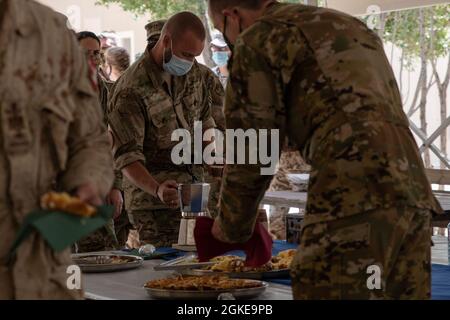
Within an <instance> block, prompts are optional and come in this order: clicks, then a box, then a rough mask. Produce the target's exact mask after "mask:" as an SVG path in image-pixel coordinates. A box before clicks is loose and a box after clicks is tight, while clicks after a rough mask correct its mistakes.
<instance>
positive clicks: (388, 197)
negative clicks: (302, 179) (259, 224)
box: [219, 3, 442, 299]
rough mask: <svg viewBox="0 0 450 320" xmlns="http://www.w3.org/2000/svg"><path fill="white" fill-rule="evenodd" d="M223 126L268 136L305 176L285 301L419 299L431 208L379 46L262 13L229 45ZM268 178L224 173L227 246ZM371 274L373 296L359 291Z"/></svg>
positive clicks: (276, 9)
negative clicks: (294, 150) (286, 147)
mask: <svg viewBox="0 0 450 320" xmlns="http://www.w3.org/2000/svg"><path fill="white" fill-rule="evenodd" d="M225 115H226V121H227V128H243V129H244V130H245V129H248V128H255V129H260V128H264V129H272V128H279V129H280V130H281V131H280V132H281V133H280V136H281V139H284V137H285V136H286V135H287V136H288V137H289V139H290V141H291V142H292V143H293V144H294V145H297V146H299V149H300V152H301V155H302V157H303V159H305V161H307V163H309V164H310V165H311V166H312V169H311V174H310V183H309V189H308V202H307V206H306V215H305V221H304V227H303V233H302V237H301V243H300V247H299V250H298V252H297V255H296V257H295V259H294V262H293V264H292V266H291V270H292V277H293V293H294V297H295V298H297V299H310V298H330V297H333V298H343V299H345V298H362V299H364V298H368V297H374V298H376V297H378V298H429V295H430V254H429V253H430V235H431V234H430V218H431V215H432V213H434V214H439V213H441V212H442V209H441V207H440V205H439V204H438V202H437V200H436V199H435V197H434V196H433V193H432V191H431V187H430V184H429V182H428V180H427V178H426V176H425V172H424V167H423V163H422V160H421V158H420V155H419V152H418V149H417V146H416V143H415V141H414V138H413V136H412V134H411V132H410V130H409V125H408V119H407V117H406V115H405V113H404V112H403V110H402V102H401V98H400V93H399V90H398V87H397V84H396V81H395V77H394V74H393V72H392V69H391V67H390V65H389V62H388V60H387V58H386V56H385V53H384V50H383V45H382V42H381V40H380V39H379V38H378V36H377V35H376V34H375V33H374V32H372V31H371V30H370V29H368V28H367V26H366V25H365V24H364V23H363V22H361V21H360V20H358V19H357V18H354V17H351V16H348V15H345V14H343V13H339V12H336V11H333V10H328V9H324V8H317V7H312V6H303V5H297V4H292V5H290V4H279V3H275V4H273V5H270V6H269V7H268V8H267V9H266V12H265V13H264V15H263V16H262V17H261V18H260V19H259V20H258V21H257V22H256V23H255V24H254V25H253V26H251V27H250V28H248V29H247V30H245V31H244V32H243V33H242V34H241V35H240V37H239V38H238V40H237V42H236V45H235V49H234V53H233V62H232V66H231V81H230V83H229V84H228V87H227V98H226V105H225ZM281 141H283V140H281ZM247 147H248V148H251V149H253V148H254V146H252V147H249V146H247ZM250 151H252V150H250ZM271 178H272V177H270V176H263V175H261V174H260V165H246V166H243V165H228V166H227V167H226V168H225V177H224V180H223V184H224V186H223V189H222V199H221V204H222V207H221V213H220V215H219V225H220V226H221V228H222V230H223V231H224V233H225V237H227V238H228V240H229V241H234V242H243V241H246V240H248V239H249V238H250V236H251V234H252V230H253V226H254V223H255V220H256V217H257V208H258V204H259V201H260V200H261V198H262V197H263V195H264V192H265V190H266V189H267V188H268V187H269V184H270V181H271ZM372 264H378V265H380V266H381V267H382V274H381V279H382V282H383V284H384V286H383V287H382V290H379V291H370V290H368V288H367V286H366V281H367V279H368V277H369V275H368V274H367V273H366V270H367V267H368V266H370V265H372ZM400 288H401V292H400V291H399V290H400Z"/></svg>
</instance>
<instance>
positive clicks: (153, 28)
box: [145, 20, 225, 217]
mask: <svg viewBox="0 0 450 320" xmlns="http://www.w3.org/2000/svg"><path fill="white" fill-rule="evenodd" d="M166 21H167V20H157V21H153V22H150V23H149V24H147V25H146V26H145V30H146V31H147V41H148V44H149V46H151V47H153V46H154V45H155V44H156V42H158V40H159V37H160V35H161V30H162V28H163V26H164V23H165V22H166ZM198 66H199V68H200V70H201V72H202V73H203V76H204V82H203V83H204V85H205V90H206V92H209V94H210V97H211V112H212V117H213V119H214V122H215V123H216V128H217V129H218V130H220V131H221V132H222V133H223V134H225V114H224V112H223V103H224V98H225V91H224V89H223V87H222V85H221V82H220V79H219V78H218V77H217V76H216V75H215V74H214V72H213V71H212V70H210V69H209V68H207V67H206V66H204V65H202V64H199V65H198ZM222 169H223V168H222V167H221V166H211V167H210V166H206V168H205V172H204V179H205V182H207V183H209V184H210V185H211V190H210V196H209V203H208V206H209V212H210V214H211V216H213V217H216V216H217V214H218V208H217V206H218V204H219V197H220V187H221V180H222Z"/></svg>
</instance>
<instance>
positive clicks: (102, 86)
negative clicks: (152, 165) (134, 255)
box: [76, 31, 128, 253]
mask: <svg viewBox="0 0 450 320" xmlns="http://www.w3.org/2000/svg"><path fill="white" fill-rule="evenodd" d="M77 39H78V41H79V43H80V46H81V47H82V48H83V50H84V51H85V52H86V55H87V58H88V60H89V62H90V63H91V64H92V65H93V66H94V67H95V69H96V70H97V81H98V87H99V90H98V91H99V100H100V105H101V107H102V110H103V113H104V117H103V118H104V123H105V125H107V123H106V109H107V104H108V92H109V88H110V87H111V85H112V83H111V82H110V81H108V80H106V79H105V78H103V77H102V76H101V75H100V73H99V72H98V70H99V68H100V63H101V59H100V51H101V48H100V39H99V38H98V37H97V36H96V35H95V34H94V33H92V32H89V31H82V32H79V33H77ZM121 190H122V173H121V172H120V170H116V171H115V179H114V184H113V188H112V190H111V191H110V192H109V194H108V196H107V199H106V200H107V203H109V204H111V205H114V206H115V213H114V219H116V218H119V216H121V212H122V207H123V198H122V191H121ZM114 219H111V220H110V221H109V223H108V224H107V225H105V226H104V227H103V228H101V229H99V230H97V231H95V232H93V233H92V234H90V235H89V236H87V237H86V238H84V239H82V240H80V241H78V242H77V245H76V252H78V253H83V252H93V251H105V250H113V249H119V247H120V245H124V244H125V242H126V238H125V239H124V238H122V239H121V242H120V243H119V240H118V239H117V236H116V230H115V225H114ZM127 220H128V219H127Z"/></svg>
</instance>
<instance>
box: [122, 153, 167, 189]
mask: <svg viewBox="0 0 450 320" xmlns="http://www.w3.org/2000/svg"><path fill="white" fill-rule="evenodd" d="M122 173H123V174H124V176H125V177H127V179H128V180H130V182H131V183H133V184H134V185H135V186H137V187H138V188H139V189H141V190H143V191H144V192H146V193H148V194H150V195H152V196H154V197H156V198H157V197H158V195H157V190H158V186H159V183H158V182H157V181H156V180H155V179H154V178H153V177H152V175H151V174H150V173H149V172H148V170H147V168H145V166H144V165H143V164H142V163H141V162H139V161H136V162H134V163H132V164H130V165H128V166H126V167H125V168H123V169H122Z"/></svg>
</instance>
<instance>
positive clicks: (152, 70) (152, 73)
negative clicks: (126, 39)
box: [144, 46, 164, 87]
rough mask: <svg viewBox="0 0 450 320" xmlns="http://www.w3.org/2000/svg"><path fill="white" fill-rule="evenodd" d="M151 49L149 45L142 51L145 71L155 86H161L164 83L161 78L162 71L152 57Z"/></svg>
mask: <svg viewBox="0 0 450 320" xmlns="http://www.w3.org/2000/svg"><path fill="white" fill-rule="evenodd" d="M151 49H152V47H150V46H147V48H146V49H145V53H144V68H145V72H146V73H147V75H148V77H149V78H150V80H151V81H152V83H153V85H154V86H155V87H161V86H162V85H163V83H164V80H163V78H162V73H163V71H162V70H161V68H160V67H159V66H158V64H157V63H156V61H155V59H154V58H153V55H152V53H151Z"/></svg>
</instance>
